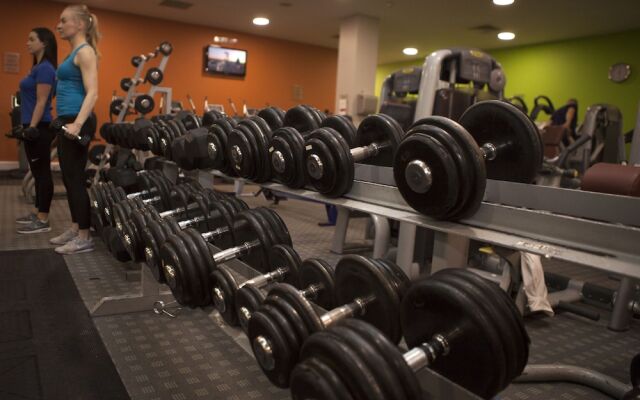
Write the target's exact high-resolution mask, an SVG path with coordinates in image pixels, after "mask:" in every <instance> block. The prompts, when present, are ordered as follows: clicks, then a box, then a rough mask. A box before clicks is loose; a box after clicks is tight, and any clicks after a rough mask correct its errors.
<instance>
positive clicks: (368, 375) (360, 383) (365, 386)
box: [300, 330, 385, 400]
mask: <svg viewBox="0 0 640 400" xmlns="http://www.w3.org/2000/svg"><path fill="white" fill-rule="evenodd" d="M310 357H316V358H317V359H318V360H320V361H321V362H322V363H324V364H325V365H327V366H328V367H330V368H331V370H333V371H334V372H335V373H337V374H338V375H339V376H340V378H341V380H342V382H344V383H345V385H346V386H347V387H348V388H349V393H351V395H352V396H353V397H354V399H358V400H360V399H367V400H385V397H384V393H383V392H382V389H381V388H380V386H379V385H378V382H376V380H375V377H374V375H373V373H372V372H371V368H376V366H368V365H367V364H366V363H365V362H364V360H362V359H361V358H360V357H359V356H358V354H357V353H356V352H355V351H353V350H352V349H351V347H350V346H348V345H347V344H345V343H344V341H343V339H342V338H340V336H338V335H336V334H335V333H333V332H331V330H326V331H323V332H318V333H317V334H315V335H313V336H311V337H309V338H308V339H307V340H306V341H305V342H304V344H303V345H302V350H301V351H300V359H301V360H304V359H307V358H310Z"/></svg>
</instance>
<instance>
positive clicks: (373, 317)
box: [334, 255, 402, 343]
mask: <svg viewBox="0 0 640 400" xmlns="http://www.w3.org/2000/svg"><path fill="white" fill-rule="evenodd" d="M369 296H374V297H375V300H374V301H373V302H371V303H369V304H368V305H367V306H366V309H365V312H364V314H363V315H360V316H358V318H360V319H363V320H365V321H367V322H369V323H370V324H372V325H373V326H375V327H376V328H378V329H380V330H381V331H382V332H383V333H384V334H385V335H387V338H389V340H391V341H392V342H394V343H398V342H399V341H400V339H401V337H402V331H401V328H400V319H399V315H398V314H399V313H398V311H399V309H400V303H399V299H398V295H397V293H396V292H395V291H394V290H393V285H392V284H391V283H389V279H388V278H386V276H385V274H384V273H383V272H382V271H381V270H380V268H379V267H377V266H376V265H375V264H374V263H372V262H371V260H370V259H368V258H365V257H362V256H359V255H346V256H343V257H342V258H341V259H340V261H338V264H337V265H336V269H335V290H334V304H336V305H338V304H347V303H351V302H352V301H354V300H355V299H356V298H367V297H369Z"/></svg>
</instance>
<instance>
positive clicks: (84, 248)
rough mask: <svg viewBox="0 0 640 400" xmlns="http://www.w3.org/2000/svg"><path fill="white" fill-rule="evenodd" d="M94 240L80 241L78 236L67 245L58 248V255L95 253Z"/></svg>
mask: <svg viewBox="0 0 640 400" xmlns="http://www.w3.org/2000/svg"><path fill="white" fill-rule="evenodd" d="M93 249H94V245H93V239H91V238H89V239H80V237H79V236H76V237H75V238H73V239H72V240H71V241H69V242H68V243H67V244H65V245H63V246H60V247H56V249H55V250H56V253H58V254H78V253H87V252H89V251H93Z"/></svg>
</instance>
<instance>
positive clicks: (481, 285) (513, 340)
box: [451, 268, 531, 387]
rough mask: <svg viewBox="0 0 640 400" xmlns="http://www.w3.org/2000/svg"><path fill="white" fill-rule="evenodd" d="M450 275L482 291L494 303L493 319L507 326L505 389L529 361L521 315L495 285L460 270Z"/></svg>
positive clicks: (504, 293) (505, 336)
mask: <svg viewBox="0 0 640 400" xmlns="http://www.w3.org/2000/svg"><path fill="white" fill-rule="evenodd" d="M451 274H454V275H458V276H459V277H460V278H461V279H464V280H468V281H470V282H473V284H474V287H475V288H477V289H478V290H481V291H483V293H482V297H483V298H485V299H487V301H489V300H491V301H493V302H494V306H495V308H494V310H493V311H494V313H493V315H494V316H495V318H496V319H497V320H500V321H501V322H503V324H507V325H506V327H505V328H504V332H503V333H504V339H505V342H504V343H503V346H502V347H503V348H504V349H507V350H508V351H507V357H506V358H507V360H508V361H509V362H510V365H511V366H510V367H509V368H508V370H507V371H508V372H507V377H506V380H505V381H504V387H506V386H507V385H509V384H510V383H511V381H512V380H513V379H515V378H516V377H517V376H519V375H520V374H521V373H522V371H523V370H524V367H525V365H526V364H527V361H528V359H529V344H530V342H531V340H530V339H529V335H528V334H527V331H526V329H525V327H524V322H523V320H522V315H521V314H520V311H519V310H518V308H517V307H516V305H515V303H514V301H513V300H512V299H511V298H510V297H509V295H508V294H507V293H506V292H505V291H504V290H502V289H500V288H499V287H498V286H497V285H495V284H493V283H491V282H489V281H487V280H486V279H483V278H481V277H480V276H478V275H477V274H474V273H472V272H470V271H468V270H465V269H462V268H454V269H452V271H451ZM496 325H497V323H496ZM509 349H510V350H509Z"/></svg>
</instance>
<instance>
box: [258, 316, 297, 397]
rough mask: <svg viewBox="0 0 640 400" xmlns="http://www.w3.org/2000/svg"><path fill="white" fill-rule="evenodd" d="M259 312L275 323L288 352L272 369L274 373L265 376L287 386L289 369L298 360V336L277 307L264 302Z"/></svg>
mask: <svg viewBox="0 0 640 400" xmlns="http://www.w3.org/2000/svg"><path fill="white" fill-rule="evenodd" d="M260 313H262V314H264V315H265V316H266V317H267V318H269V319H270V320H271V321H272V322H273V323H275V324H276V326H277V327H278V329H279V331H280V333H281V334H282V337H283V338H284V339H285V341H286V345H287V349H288V354H289V358H288V359H286V358H284V357H282V361H283V362H282V363H280V364H279V365H278V366H277V367H276V369H274V372H275V374H273V375H271V374H267V377H269V378H270V379H276V381H275V382H273V383H274V384H275V385H276V386H278V387H289V378H290V376H291V371H292V370H293V367H295V365H296V363H297V361H298V352H299V350H300V346H301V345H302V343H301V342H300V341H299V340H298V337H297V336H296V334H295V332H294V331H293V328H292V327H291V325H290V324H289V321H288V320H287V318H285V317H284V315H282V313H281V312H280V311H279V310H278V309H277V308H275V307H273V306H271V305H269V304H264V305H262V307H260Z"/></svg>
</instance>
